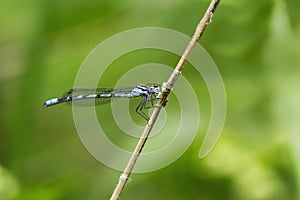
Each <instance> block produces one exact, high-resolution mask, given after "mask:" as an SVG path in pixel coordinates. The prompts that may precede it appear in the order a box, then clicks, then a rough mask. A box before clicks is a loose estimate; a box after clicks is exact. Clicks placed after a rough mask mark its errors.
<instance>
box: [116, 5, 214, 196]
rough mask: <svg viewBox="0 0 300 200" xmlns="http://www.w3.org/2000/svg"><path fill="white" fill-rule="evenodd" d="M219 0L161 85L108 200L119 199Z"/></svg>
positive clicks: (206, 15) (200, 24) (198, 27)
mask: <svg viewBox="0 0 300 200" xmlns="http://www.w3.org/2000/svg"><path fill="white" fill-rule="evenodd" d="M219 2H220V0H212V1H211V3H210V5H209V7H208V9H207V11H206V13H205V14H204V16H203V18H202V19H201V21H200V23H199V24H198V26H197V28H196V31H195V33H194V35H193V37H192V39H191V41H190V43H189V44H188V46H187V48H186V49H185V51H184V53H183V55H182V56H181V58H180V60H179V62H178V64H177V66H176V68H175V69H174V71H173V73H172V74H171V76H170V77H169V79H168V81H167V82H165V83H163V85H162V91H161V95H160V99H159V100H158V102H157V104H156V107H155V109H154V110H153V113H152V115H151V117H150V119H149V121H148V123H147V125H146V127H145V129H144V132H143V134H142V135H141V137H140V139H139V141H138V143H137V145H136V147H135V149H134V151H133V153H132V155H131V158H130V160H129V162H128V164H127V166H126V168H125V169H124V171H123V173H122V174H121V176H120V178H119V182H118V184H117V186H116V187H115V190H114V192H113V194H112V196H111V198H110V200H116V199H118V198H119V196H120V194H121V192H122V190H123V188H124V186H125V184H126V182H127V180H128V178H129V176H130V174H131V172H132V170H133V167H134V165H135V163H136V161H137V159H138V157H139V155H140V153H141V152H142V149H143V147H144V145H145V143H146V141H147V139H148V137H149V135H150V132H151V130H152V127H153V125H154V123H155V121H156V119H157V117H158V115H159V112H160V110H161V108H162V107H163V106H165V104H166V102H167V97H168V95H169V93H170V91H171V90H172V88H173V85H174V83H175V82H176V80H177V78H178V76H179V75H180V73H181V71H182V69H183V68H184V65H185V63H186V62H187V59H188V57H189V56H190V54H191V52H192V50H193V48H194V46H195V45H196V44H197V41H198V40H199V39H200V37H201V35H202V34H203V32H204V30H205V28H206V26H207V25H208V24H209V23H210V22H211V18H212V16H213V13H214V11H215V10H216V8H217V6H218V4H219Z"/></svg>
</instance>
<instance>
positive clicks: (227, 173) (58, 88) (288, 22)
mask: <svg viewBox="0 0 300 200" xmlns="http://www.w3.org/2000/svg"><path fill="white" fill-rule="evenodd" d="M208 3H209V1H207V0H205V1H200V0H199V1H196V0H195V1H180V0H166V1H158V0H154V1H137V0H135V1H134V0H129V1H115V0H112V1H96V0H88V1H83V0H76V1H50V0H44V1H37V0H30V1H18V3H16V2H14V1H8V0H4V1H2V2H1V8H0V10H1V12H0V25H1V31H0V82H1V84H0V89H1V96H0V104H1V108H0V109H1V115H0V164H1V165H0V199H1V200H2V199H3V200H8V199H14V200H19V199H22V200H24V199H45V200H59V199H72V200H76V199H87V200H93V199H108V198H109V196H110V194H111V193H112V190H113V187H114V186H115V184H116V182H117V179H118V176H119V174H120V173H119V172H117V171H114V170H112V169H110V168H107V167H105V166H103V165H102V164H100V163H99V162H98V161H96V160H95V159H94V158H92V156H91V155H90V154H89V153H88V152H87V151H86V150H85V148H84V147H83V145H82V143H81V142H80V140H79V138H78V136H77V133H76V130H75V127H74V124H73V121H72V113H71V108H70V107H68V106H63V105H62V106H59V107H57V108H53V109H47V110H45V109H44V108H43V107H42V103H43V102H44V100H46V99H48V98H49V97H51V96H52V95H53V96H56V95H60V94H61V93H62V92H64V91H65V90H67V89H69V88H70V87H72V85H73V81H74V78H75V75H76V72H77V70H78V68H79V66H80V64H81V62H82V61H83V59H84V58H85V57H86V56H87V54H88V53H89V52H90V51H91V50H92V49H93V48H94V47H95V46H96V45H97V44H98V43H99V42H101V41H103V40H104V39H106V38H108V37H109V36H111V35H113V34H115V33H118V32H121V31H124V30H128V29H131V28H135V27H145V26H157V27H165V28H170V29H174V30H176V31H180V32H183V33H185V34H187V35H191V34H192V33H193V31H194V29H195V26H196V24H197V22H198V20H199V19H200V17H202V14H203V13H204V11H205V9H206V7H207V5H208ZM299 9H300V2H299V1H298V0H267V1H257V2H255V3H254V2H253V1H251V0H242V1H238V2H237V1H233V0H231V1H229V0H228V1H223V2H222V1H221V3H220V6H219V7H218V9H217V11H216V13H215V16H214V17H213V22H212V23H211V24H210V25H209V26H208V28H207V30H206V31H205V33H204V35H203V37H202V39H201V41H200V43H201V44H202V45H203V46H204V47H205V48H206V50H207V51H208V52H209V54H210V55H211V56H212V57H213V59H214V61H215V62H216V64H217V65H218V67H219V70H220V72H221V74H222V77H223V79H224V82H225V87H226V92H227V101H228V107H227V120H226V124H225V127H224V132H223V135H222V137H221V138H220V140H219V142H218V144H217V146H216V148H215V149H214V150H213V152H212V153H211V154H209V156H208V157H206V158H205V159H203V160H200V159H199V158H198V156H197V154H198V151H199V147H200V145H201V141H202V140H203V138H202V137H203V134H204V132H205V129H206V128H207V126H208V121H209V119H210V102H209V94H207V89H206V87H205V85H204V82H203V81H202V80H201V81H199V80H200V79H201V77H198V76H194V74H195V73H194V72H195V71H194V70H193V69H192V67H191V66H190V65H188V66H187V67H186V68H185V69H184V70H183V75H184V76H186V77H188V79H189V80H191V82H192V83H194V84H195V83H197V82H201V84H203V85H202V86H199V88H197V92H198V94H197V97H198V98H199V103H200V105H202V107H201V117H202V122H201V127H200V130H199V133H202V135H201V134H200V135H201V136H198V137H197V138H196V140H195V142H194V143H193V145H192V146H191V147H190V148H189V149H188V151H187V152H186V153H185V154H184V155H183V156H182V157H180V159H178V160H177V161H176V162H174V163H173V164H172V165H170V166H168V167H166V168H164V169H161V170H158V171H155V172H151V173H148V174H133V175H132V177H131V181H130V182H129V183H128V185H127V186H126V188H125V190H124V192H123V194H122V197H121V199H146V200H147V199H164V200H165V199H173V200H174V199H175V200H182V199H208V200H218V199H227V200H240V199H243V200H248V199H249V200H250V199H263V200H276V199H278V200H281V199H291V200H296V199H299V197H300V196H299V190H300V188H299V180H300V170H299V169H300V159H299V151H300V149H299V147H298V142H299V141H300V139H299V132H300V130H299V126H298V123H299V120H300V117H299V113H300V108H299V102H300V95H299V89H298V87H299V85H300V84H299V73H300V69H299V63H300V59H299V54H300V46H299V44H300V37H299V36H300V20H299V19H300V16H299ZM178 59H179V58H178V57H177V56H175V55H172V54H169V53H167V52H162V51H155V50H143V51H136V52H131V53H129V54H127V55H124V56H122V57H120V58H119V59H118V60H116V61H115V62H114V63H112V68H110V69H109V70H107V71H106V72H105V74H106V76H103V79H102V80H101V82H102V83H104V84H105V85H106V86H111V85H113V84H115V81H116V80H117V79H118V77H120V76H121V75H122V74H123V73H124V72H126V71H128V70H129V69H131V68H132V67H134V66H136V65H139V64H142V63H149V62H156V63H162V64H165V65H168V66H175V65H176V62H177V61H178ZM111 74H113V75H114V76H113V77H112V76H111ZM170 98H172V97H170ZM135 103H136V102H133V103H132V105H131V104H130V107H132V108H133V107H134V106H133V104H135ZM169 106H170V107H169ZM174 107H175V106H174ZM174 107H172V104H171V101H170V102H169V104H168V107H167V108H168V109H170V112H175V111H176V110H175V109H176V108H174ZM100 109H101V111H99V110H97V112H98V111H99V113H101V112H104V113H105V114H106V113H107V116H108V117H105V118H101V116H99V119H100V120H102V122H101V123H104V124H105V125H104V126H105V127H108V128H111V129H112V130H113V131H112V134H111V135H109V136H108V137H109V138H110V139H112V140H115V142H116V143H117V144H118V145H120V146H122V147H124V148H126V149H128V150H129V149H132V148H133V146H134V142H133V141H131V140H128V141H127V139H126V138H127V137H126V135H124V134H123V133H122V131H120V130H119V129H118V128H117V127H116V125H115V124H114V122H112V121H113V119H112V116H111V114H110V107H103V108H100ZM99 113H98V114H99ZM132 116H133V118H134V120H136V122H137V123H140V124H143V122H142V121H140V119H138V118H136V116H134V115H132ZM175 123H179V122H175ZM165 134H171V133H165ZM120 135H121V136H120ZM120 138H121V139H120ZM123 141H124V142H123ZM155 145H157V146H160V145H161V143H157V144H154V146H155ZM158 159H159V158H158Z"/></svg>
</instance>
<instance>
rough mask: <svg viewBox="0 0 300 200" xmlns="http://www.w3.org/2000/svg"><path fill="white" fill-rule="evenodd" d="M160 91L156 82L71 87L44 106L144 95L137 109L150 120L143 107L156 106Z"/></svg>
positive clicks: (90, 104) (86, 102)
mask: <svg viewBox="0 0 300 200" xmlns="http://www.w3.org/2000/svg"><path fill="white" fill-rule="evenodd" d="M159 93H160V86H159V85H154V84H147V85H136V86H134V87H127V88H96V89H70V90H69V91H68V92H66V93H64V94H63V95H62V97H60V98H54V99H50V100H48V101H46V102H45V103H44V106H45V107H48V106H52V105H56V104H59V103H63V102H66V103H71V104H73V105H78V106H93V105H102V104H106V103H109V102H110V101H111V99H113V98H134V97H142V98H143V99H142V101H141V102H140V103H139V104H138V106H137V107H136V109H135V111H136V112H137V113H138V114H139V115H141V116H142V117H143V118H145V119H146V120H147V121H148V120H149V117H148V116H147V115H146V114H145V113H144V112H143V109H148V108H153V107H155V104H154V101H155V100H156V99H158V98H159ZM149 104H150V105H149Z"/></svg>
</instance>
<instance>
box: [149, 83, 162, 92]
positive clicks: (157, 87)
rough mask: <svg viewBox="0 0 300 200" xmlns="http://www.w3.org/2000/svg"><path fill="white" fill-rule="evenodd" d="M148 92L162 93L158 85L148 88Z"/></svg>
mask: <svg viewBox="0 0 300 200" xmlns="http://www.w3.org/2000/svg"><path fill="white" fill-rule="evenodd" d="M148 90H149V92H153V93H156V94H157V93H159V92H160V86H158V85H150V86H148Z"/></svg>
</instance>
